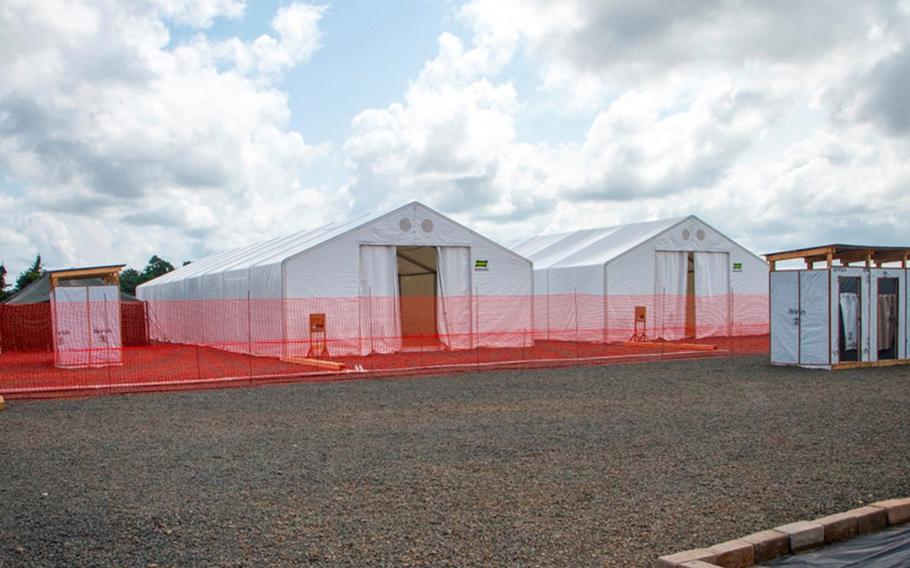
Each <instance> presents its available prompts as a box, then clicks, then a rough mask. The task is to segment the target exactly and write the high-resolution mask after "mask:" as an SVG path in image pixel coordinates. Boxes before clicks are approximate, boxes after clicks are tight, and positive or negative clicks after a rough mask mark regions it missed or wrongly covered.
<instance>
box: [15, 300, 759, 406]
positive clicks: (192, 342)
mask: <svg viewBox="0 0 910 568" xmlns="http://www.w3.org/2000/svg"><path fill="white" fill-rule="evenodd" d="M768 348H769V342H768V298H767V295H758V294H756V295H740V294H737V295H733V294H728V295H724V296H718V297H691V296H690V297H688V298H687V297H685V296H666V295H656V296H632V295H629V296H597V295H591V294H564V295H550V296H536V297H530V296H495V297H493V296H480V295H472V296H464V297H446V298H440V299H437V298H435V297H432V296H430V297H403V298H398V297H353V298H307V299H284V300H282V299H255V298H245V299H236V300H174V301H154V302H128V303H127V302H124V303H122V304H119V309H117V306H116V305H111V304H108V303H105V302H82V303H79V302H77V303H68V304H63V303H58V304H56V305H54V306H52V305H51V304H47V303H45V304H33V305H26V306H13V305H2V306H0V394H2V395H4V396H6V397H8V398H16V397H39V396H66V395H83V394H91V393H110V392H131V391H142V390H169V389H181V388H204V387H209V386H224V385H231V384H248V383H249V382H250V381H284V380H310V381H317V380H318V381H325V380H348V379H354V378H360V377H370V376H396V375H409V374H418V373H441V372H454V371H463V370H480V369H493V368H529V367H545V366H572V365H600V364H607V363H611V362H631V361H649V360H657V359H665V358H685V357H706V356H730V355H738V354H757V353H767V352H768Z"/></svg>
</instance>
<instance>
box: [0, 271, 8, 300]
mask: <svg viewBox="0 0 910 568" xmlns="http://www.w3.org/2000/svg"><path fill="white" fill-rule="evenodd" d="M8 287H9V284H7V283H6V265H4V264H3V263H2V262H0V302H3V301H4V300H6V299H7V298H8V297H9V293H8V292H7V291H6V289H7V288H8Z"/></svg>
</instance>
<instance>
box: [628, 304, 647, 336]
mask: <svg viewBox="0 0 910 568" xmlns="http://www.w3.org/2000/svg"><path fill="white" fill-rule="evenodd" d="M647 331H648V308H647V306H635V330H634V332H633V333H632V337H631V338H629V341H648V333H647Z"/></svg>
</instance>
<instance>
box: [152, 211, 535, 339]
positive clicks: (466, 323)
mask: <svg viewBox="0 0 910 568" xmlns="http://www.w3.org/2000/svg"><path fill="white" fill-rule="evenodd" d="M531 293H532V267H531V262H530V261H529V260H528V259H526V258H523V257H521V256H519V255H518V254H516V253H514V252H512V251H510V250H508V249H506V248H504V247H502V246H500V245H498V244H497V243H495V242H493V241H491V240H489V239H487V238H485V237H483V236H481V235H479V234H477V233H475V232H474V231H471V230H470V229H468V228H466V227H464V226H462V225H460V224H458V223H456V222H455V221H453V220H451V219H449V218H447V217H445V216H444V215H442V214H440V213H438V212H436V211H434V210H432V209H430V208H429V207H427V206H425V205H422V204H420V203H417V202H413V203H410V204H408V205H405V206H403V207H401V208H398V209H395V210H393V211H391V212H388V213H384V214H381V215H369V216H364V217H361V218H358V219H355V220H352V221H349V222H344V223H330V224H327V225H324V226H321V227H318V228H316V229H312V230H307V231H301V232H299V233H296V234H293V235H290V236H286V237H281V238H276V239H271V240H267V241H264V242H261V243H256V244H253V245H249V246H246V247H242V248H239V249H235V250H231V251H227V252H223V253H219V254H214V255H212V256H210V257H207V258H203V259H201V260H199V261H196V262H193V263H192V264H189V265H187V266H184V267H182V268H180V269H178V270H175V271H174V272H171V273H169V274H166V275H164V276H162V277H160V278H157V279H155V280H153V281H151V282H148V283H146V284H143V285H142V286H140V287H139V288H138V290H137V295H138V296H139V298H140V299H142V300H144V301H146V302H148V304H149V318H150V336H151V339H153V340H157V341H166V342H176V343H195V344H205V345H211V346H215V347H219V348H222V349H227V350H233V351H239V352H246V353H252V354H256V355H265V356H278V357H300V356H306V355H307V354H308V353H310V352H311V349H310V348H311V346H312V341H314V340H318V339H319V337H318V336H319V333H318V332H317V337H315V338H314V335H313V330H312V329H311V326H312V324H313V320H312V318H311V316H313V315H314V314H316V315H317V317H318V315H319V314H324V318H325V324H324V328H325V333H324V337H325V340H326V342H327V346H328V352H329V354H330V355H332V356H335V355H367V354H370V353H391V352H395V351H399V350H402V349H403V348H406V347H407V339H408V337H409V336H411V335H420V336H421V338H422V339H424V340H426V339H432V340H434V341H438V346H439V347H440V348H443V349H453V350H454V349H469V348H473V347H478V346H486V347H498V346H520V345H526V344H529V343H530V342H531V341H532V339H531V337H530V330H531V328H532V325H533V321H532V310H531V305H530V302H529V301H528V298H529V297H530V295H531ZM409 328H413V329H409ZM427 335H432V338H427V337H426V336H427ZM425 343H426V342H425Z"/></svg>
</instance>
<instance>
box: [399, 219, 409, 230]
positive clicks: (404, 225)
mask: <svg viewBox="0 0 910 568" xmlns="http://www.w3.org/2000/svg"><path fill="white" fill-rule="evenodd" d="M398 226H399V227H400V228H401V232H403V233H407V232H408V231H410V230H411V220H410V219H408V218H407V217H405V218H404V219H402V220H401V221H398Z"/></svg>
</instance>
